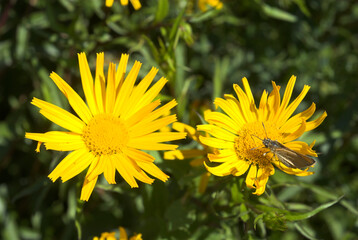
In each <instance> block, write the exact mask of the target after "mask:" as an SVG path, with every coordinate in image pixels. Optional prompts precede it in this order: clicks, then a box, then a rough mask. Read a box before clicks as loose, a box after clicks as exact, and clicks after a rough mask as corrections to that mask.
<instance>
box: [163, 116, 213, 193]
mask: <svg viewBox="0 0 358 240" xmlns="http://www.w3.org/2000/svg"><path fill="white" fill-rule="evenodd" d="M208 111H210V110H208ZM172 127H173V129H175V130H177V131H179V132H186V133H187V134H188V137H190V138H191V139H193V140H194V141H196V142H198V143H199V144H200V145H202V146H203V149H185V150H173V151H167V152H165V153H164V159H166V160H175V159H179V160H184V159H191V158H195V159H194V160H192V161H191V162H190V165H191V166H193V167H200V166H203V164H204V162H205V161H206V160H207V154H208V153H212V152H213V151H215V150H214V149H212V148H210V147H208V146H206V145H203V144H202V143H201V142H200V140H199V136H200V135H201V133H199V132H198V131H196V130H195V128H193V127H191V126H189V125H187V124H184V123H180V122H175V123H173V126H172ZM210 176H211V174H210V173H209V172H206V173H204V174H202V175H201V177H200V183H199V193H204V192H205V190H206V187H207V185H208V182H209V178H210Z"/></svg>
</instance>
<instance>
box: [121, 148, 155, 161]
mask: <svg viewBox="0 0 358 240" xmlns="http://www.w3.org/2000/svg"><path fill="white" fill-rule="evenodd" d="M125 154H126V155H128V156H129V157H130V158H132V159H135V160H136V162H137V163H138V161H139V162H146V163H152V162H153V161H154V159H155V158H154V157H153V156H152V155H150V154H148V153H146V152H143V151H140V150H138V149H135V148H129V147H128V148H126V151H125Z"/></svg>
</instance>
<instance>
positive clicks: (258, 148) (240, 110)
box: [198, 76, 327, 195]
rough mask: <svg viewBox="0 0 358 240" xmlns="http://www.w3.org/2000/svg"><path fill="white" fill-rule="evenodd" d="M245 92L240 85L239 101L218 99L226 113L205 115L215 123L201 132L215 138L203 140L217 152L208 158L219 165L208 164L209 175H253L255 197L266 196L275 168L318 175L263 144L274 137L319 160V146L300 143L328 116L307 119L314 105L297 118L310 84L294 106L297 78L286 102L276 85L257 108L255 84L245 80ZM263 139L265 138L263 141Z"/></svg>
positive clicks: (250, 181)
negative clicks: (282, 158)
mask: <svg viewBox="0 0 358 240" xmlns="http://www.w3.org/2000/svg"><path fill="white" fill-rule="evenodd" d="M242 82H243V85H244V89H245V92H244V91H243V90H242V89H241V88H240V87H239V86H238V85H237V84H234V90H235V92H236V94H237V96H238V100H237V99H236V98H235V97H234V96H233V95H225V99H222V98H217V99H215V101H214V104H215V105H216V106H217V107H220V108H221V109H222V110H223V111H224V112H225V113H226V114H224V113H220V112H210V113H206V114H205V115H204V117H205V120H206V121H207V122H208V123H209V124H206V125H199V126H198V130H200V131H205V132H207V133H209V134H210V135H211V136H212V137H205V136H201V137H200V141H201V142H202V143H203V144H206V145H208V146H210V147H213V148H217V149H219V150H218V153H217V154H208V158H209V160H210V161H211V162H215V163H219V164H220V165H218V166H214V167H211V166H208V165H206V164H205V165H206V167H207V169H208V170H209V172H211V173H212V174H214V175H217V176H226V175H229V174H232V175H234V176H240V175H243V174H244V173H245V172H246V171H248V174H247V177H246V185H247V186H248V187H249V188H254V189H256V191H255V192H254V194H257V195H261V194H262V193H264V192H265V187H266V183H267V181H268V178H269V176H271V175H273V174H274V172H275V170H274V167H273V164H274V165H275V166H276V167H278V168H279V169H281V170H282V171H284V172H286V173H288V174H293V175H297V176H307V175H310V174H313V172H308V171H307V170H308V168H306V169H298V168H291V167H287V166H285V165H284V164H283V163H281V162H280V161H278V158H277V156H276V155H275V154H273V153H272V152H269V151H268V149H267V148H265V146H264V145H263V142H262V140H260V139H265V138H269V139H271V140H277V141H278V142H279V143H281V144H283V145H284V146H285V147H287V148H289V149H291V150H293V151H296V152H298V153H300V154H303V155H310V156H314V157H317V154H316V153H315V152H314V151H313V150H312V147H313V145H314V142H313V143H312V144H311V145H307V144H306V143H304V142H301V141H295V140H296V139H297V138H298V137H300V136H301V135H302V134H303V133H304V132H307V131H310V130H312V129H314V128H316V127H317V126H319V125H320V124H321V123H322V121H323V120H324V119H325V118H326V116H327V113H326V112H324V113H323V114H322V115H321V116H320V117H319V118H317V119H316V120H313V121H309V122H308V121H307V120H308V119H309V118H310V117H311V116H312V115H313V113H314V112H315V109H316V106H315V104H314V103H312V105H311V106H310V107H309V108H308V109H307V110H305V111H303V112H301V113H298V114H296V115H294V116H292V114H293V112H294V111H295V110H296V108H297V107H298V105H299V104H300V102H301V101H302V100H303V98H304V97H305V95H306V94H307V92H308V90H309V89H310V87H309V86H307V85H305V86H304V88H303V90H302V92H301V93H300V95H299V96H298V97H297V98H296V99H295V100H294V101H293V102H292V103H290V104H289V102H290V99H291V95H292V91H293V87H294V85H295V82H296V77H295V76H292V77H291V79H290V81H289V82H288V85H287V87H286V90H285V93H284V96H283V99H282V101H281V98H280V92H279V90H280V86H277V85H276V83H275V82H272V86H273V90H272V92H271V93H270V94H268V93H267V92H266V90H265V91H264V92H263V94H262V96H261V100H260V104H259V107H258V108H257V107H256V105H255V101H254V98H253V95H252V93H251V89H250V86H249V83H248V81H247V79H246V78H243V79H242ZM259 138H260V139H259Z"/></svg>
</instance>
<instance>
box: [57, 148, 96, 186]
mask: <svg viewBox="0 0 358 240" xmlns="http://www.w3.org/2000/svg"><path fill="white" fill-rule="evenodd" d="M93 160H94V156H93V155H92V154H91V153H89V152H86V153H84V154H83V155H82V156H81V157H79V158H78V159H77V160H76V161H74V162H73V164H71V165H70V166H69V167H67V168H66V170H65V171H64V172H63V174H62V176H61V180H62V182H66V181H67V180H69V179H71V178H73V177H74V176H77V175H78V174H80V173H81V172H82V171H84V170H85V169H86V168H87V167H88V166H89V165H90V164H91V163H92V161H93Z"/></svg>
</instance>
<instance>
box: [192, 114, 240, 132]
mask: <svg viewBox="0 0 358 240" xmlns="http://www.w3.org/2000/svg"><path fill="white" fill-rule="evenodd" d="M205 120H206V121H207V122H208V123H210V124H213V125H216V126H218V127H221V128H224V129H226V130H228V131H230V132H232V133H234V134H236V133H237V131H238V128H237V124H236V123H235V122H234V120H232V119H231V118H229V117H228V116H227V115H225V114H223V113H219V112H210V113H208V114H205ZM199 126H200V125H199Z"/></svg>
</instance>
